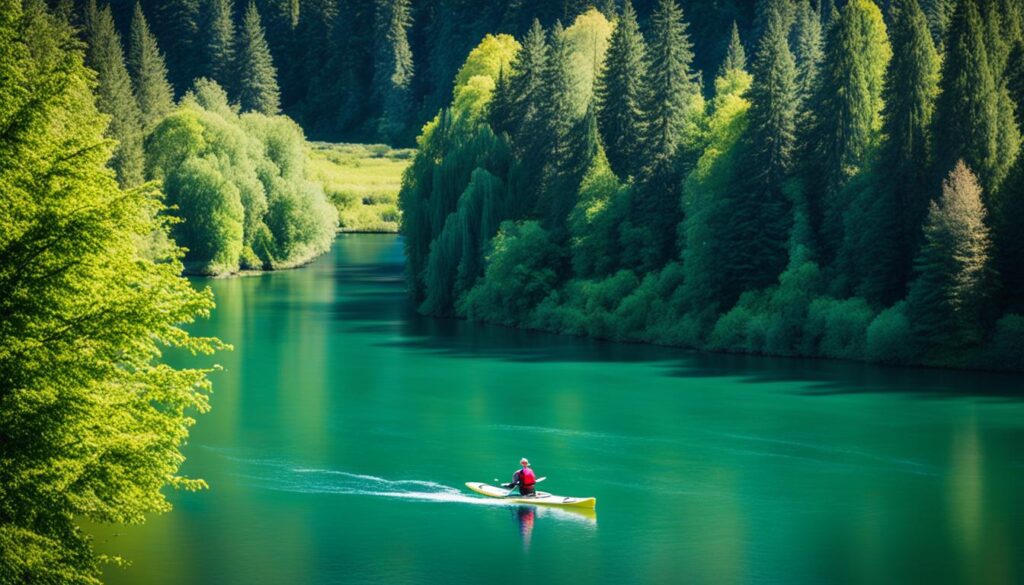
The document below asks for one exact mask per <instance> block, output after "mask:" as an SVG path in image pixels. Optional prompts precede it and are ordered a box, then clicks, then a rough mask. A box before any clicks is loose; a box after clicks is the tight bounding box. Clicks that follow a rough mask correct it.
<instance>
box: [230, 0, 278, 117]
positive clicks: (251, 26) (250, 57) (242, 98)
mask: <svg viewBox="0 0 1024 585" xmlns="http://www.w3.org/2000/svg"><path fill="white" fill-rule="evenodd" d="M236 68H237V71H238V72H239V79H238V103H239V105H241V106H242V111H243V112H249V111H255V112H260V113H262V114H267V115H274V114H277V113H278V111H279V110H280V109H281V106H280V101H281V97H280V91H279V90H278V87H277V69H275V68H274V61H273V59H272V58H271V56H270V48H269V47H268V46H267V40H266V38H265V37H264V33H263V25H262V24H261V23H260V14H259V12H258V11H257V10H256V4H254V3H253V2H249V7H248V8H246V10H245V18H244V19H243V20H242V31H241V35H240V38H239V41H238V47H237V64H236Z"/></svg>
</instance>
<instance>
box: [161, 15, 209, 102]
mask: <svg viewBox="0 0 1024 585" xmlns="http://www.w3.org/2000/svg"><path fill="white" fill-rule="evenodd" d="M200 2H201V0H161V1H160V2H154V4H155V5H156V11H155V14H154V19H153V30H154V31H155V32H156V36H157V39H158V40H159V41H160V46H161V47H163V50H164V55H165V56H166V59H167V70H168V72H169V73H170V81H171V84H172V86H173V87H174V89H175V91H176V92H177V94H178V95H181V94H182V93H184V92H185V90H187V89H188V88H190V87H192V82H193V81H194V80H195V79H196V77H198V76H199V72H200V70H201V68H200V65H201V61H200V60H199V59H196V54H197V53H196V49H197V45H196V43H197V41H198V37H199V11H200Z"/></svg>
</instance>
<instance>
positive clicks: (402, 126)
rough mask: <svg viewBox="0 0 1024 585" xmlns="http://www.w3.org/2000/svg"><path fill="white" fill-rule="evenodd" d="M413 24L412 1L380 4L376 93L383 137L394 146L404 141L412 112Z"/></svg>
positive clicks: (401, 0)
mask: <svg viewBox="0 0 1024 585" xmlns="http://www.w3.org/2000/svg"><path fill="white" fill-rule="evenodd" d="M411 25H412V16H411V15H410V6H409V0H384V1H382V2H379V3H377V15H376V22H375V36H376V43H375V45H376V57H375V61H374V74H373V75H374V80H373V90H374V95H375V96H376V98H377V99H379V100H381V103H382V104H383V111H382V114H381V119H380V124H379V132H380V136H381V137H383V138H384V139H385V140H387V141H389V142H391V143H392V144H394V143H397V142H401V141H402V140H403V139H404V134H405V131H406V128H407V127H408V125H409V116H410V114H411V112H412V95H411V91H412V74H413V61H412V50H411V49H410V48H409V37H408V29H409V27H410V26H411Z"/></svg>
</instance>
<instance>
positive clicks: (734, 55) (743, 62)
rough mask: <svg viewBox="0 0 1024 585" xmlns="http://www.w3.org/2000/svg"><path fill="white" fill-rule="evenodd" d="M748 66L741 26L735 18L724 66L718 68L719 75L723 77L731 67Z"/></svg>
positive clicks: (742, 67)
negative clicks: (741, 36) (741, 39)
mask: <svg viewBox="0 0 1024 585" xmlns="http://www.w3.org/2000/svg"><path fill="white" fill-rule="evenodd" d="M746 68H747V53H746V51H744V50H743V43H742V42H741V41H740V28H739V27H738V26H737V25H736V21H735V20H734V21H732V32H731V33H730V34H729V46H728V47H726V49H725V59H724V60H723V61H722V66H721V67H719V69H718V75H719V77H721V76H722V75H724V74H725V72H726V71H729V70H730V69H746Z"/></svg>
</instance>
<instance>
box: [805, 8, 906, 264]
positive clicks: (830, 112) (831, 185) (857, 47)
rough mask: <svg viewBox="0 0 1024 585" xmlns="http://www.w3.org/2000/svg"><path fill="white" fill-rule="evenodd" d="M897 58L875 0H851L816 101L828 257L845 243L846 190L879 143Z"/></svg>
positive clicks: (833, 36)
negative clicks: (888, 79)
mask: <svg viewBox="0 0 1024 585" xmlns="http://www.w3.org/2000/svg"><path fill="white" fill-rule="evenodd" d="M891 56H892V48H891V47H890V46H889V40H888V38H886V31H885V23H884V22H883V21H882V12H881V11H880V10H879V9H878V7H877V6H876V5H875V4H874V3H873V2H871V0H851V1H850V2H849V3H848V4H847V5H846V6H845V7H844V8H843V10H842V12H840V13H839V15H838V17H837V19H836V20H835V21H834V22H833V23H832V24H831V25H830V27H829V31H828V38H827V40H826V43H825V60H824V62H823V64H822V71H821V81H820V84H819V93H818V95H817V97H816V99H815V114H814V119H815V124H816V126H815V128H814V130H813V136H812V141H813V144H814V148H815V151H814V153H813V156H814V157H815V161H814V163H815V164H816V165H817V170H816V173H815V183H816V188H817V196H818V199H817V202H818V205H820V206H821V208H820V210H819V213H821V214H822V216H821V217H820V218H818V221H819V222H820V223H819V236H820V240H821V242H822V244H824V246H825V249H824V251H825V253H826V255H827V257H831V256H832V255H834V254H835V252H836V250H837V249H838V244H839V242H841V241H842V224H843V221H842V218H843V213H844V212H845V210H846V208H847V205H848V204H849V202H848V201H846V200H845V198H844V196H843V194H842V189H843V187H844V186H845V185H846V183H847V182H848V181H849V180H850V178H851V177H853V176H854V175H856V174H857V173H858V172H860V171H861V170H862V169H863V168H864V165H865V164H866V163H867V162H868V161H869V160H870V155H871V152H872V149H873V147H874V146H875V145H876V144H877V140H878V136H879V130H880V127H881V116H880V114H881V110H882V88H883V86H884V77H885V70H886V66H887V65H888V63H889V59H890V57H891Z"/></svg>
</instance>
